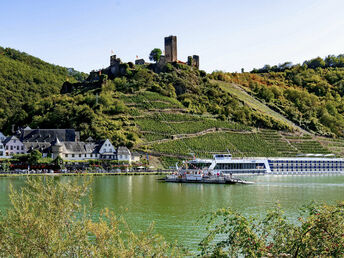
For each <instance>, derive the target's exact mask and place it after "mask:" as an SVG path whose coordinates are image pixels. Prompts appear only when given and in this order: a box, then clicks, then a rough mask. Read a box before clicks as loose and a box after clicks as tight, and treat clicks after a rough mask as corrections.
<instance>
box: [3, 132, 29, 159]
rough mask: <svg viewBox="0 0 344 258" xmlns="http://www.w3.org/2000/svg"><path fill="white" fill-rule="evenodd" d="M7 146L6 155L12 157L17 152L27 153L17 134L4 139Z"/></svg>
mask: <svg viewBox="0 0 344 258" xmlns="http://www.w3.org/2000/svg"><path fill="white" fill-rule="evenodd" d="M3 145H4V147H5V156H6V157H8V158H9V157H12V156H13V155H16V154H26V148H25V146H24V144H23V143H22V142H21V141H20V140H19V139H18V138H17V137H15V136H9V137H7V138H6V139H5V140H4V141H3Z"/></svg>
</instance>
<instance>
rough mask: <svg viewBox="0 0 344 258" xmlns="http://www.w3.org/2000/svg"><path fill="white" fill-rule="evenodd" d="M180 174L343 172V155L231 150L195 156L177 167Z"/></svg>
mask: <svg viewBox="0 0 344 258" xmlns="http://www.w3.org/2000/svg"><path fill="white" fill-rule="evenodd" d="M178 172H179V174H180V175H185V176H188V175H189V176H193V177H194V176H195V175H197V174H202V175H203V176H204V175H209V176H212V175H226V174H309V173H344V159H342V158H335V157H334V155H333V154H325V155H323V154H306V155H305V156H302V157H301V156H300V157H294V158H287V157H286V158H282V157H279V158H262V157H261V158H232V155H231V154H215V155H213V159H193V160H189V161H186V162H184V163H183V166H182V167H181V168H178Z"/></svg>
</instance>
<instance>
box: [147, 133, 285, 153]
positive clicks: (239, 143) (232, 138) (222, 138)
mask: <svg viewBox="0 0 344 258" xmlns="http://www.w3.org/2000/svg"><path fill="white" fill-rule="evenodd" d="M151 148H152V149H153V150H154V151H157V152H161V153H166V154H174V155H179V154H183V155H188V154H189V153H190V152H195V153H196V154H197V155H198V156H200V157H211V156H212V154H213V153H217V152H226V151H227V150H230V152H231V153H232V154H233V156H241V157H242V156H246V157H264V156H265V157H273V156H278V155H279V153H278V151H277V150H276V149H275V147H271V146H269V145H268V144H267V142H266V141H265V140H264V139H263V138H262V137H261V135H259V134H255V133H224V132H221V133H220V132H219V133H209V134H206V135H203V136H198V137H192V138H187V139H181V140H174V141H169V142H164V143H154V144H152V145H151Z"/></svg>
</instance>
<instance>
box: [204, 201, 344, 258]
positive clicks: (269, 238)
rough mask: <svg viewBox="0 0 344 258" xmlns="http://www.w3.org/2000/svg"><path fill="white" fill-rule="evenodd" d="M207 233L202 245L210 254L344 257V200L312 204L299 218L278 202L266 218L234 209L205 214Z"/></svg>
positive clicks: (225, 255)
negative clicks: (291, 217) (293, 218)
mask: <svg viewBox="0 0 344 258" xmlns="http://www.w3.org/2000/svg"><path fill="white" fill-rule="evenodd" d="M203 219H205V220H206V221H207V222H208V234H207V236H206V237H205V238H204V239H203V240H202V242H201V244H200V246H201V249H202V255H204V256H211V257H218V256H221V257H237V256H249V257H343V256H344V202H342V203H338V204H337V205H327V204H311V205H309V206H307V207H306V208H303V209H302V210H301V213H300V217H299V218H298V222H295V221H290V220H288V218H287V217H286V216H285V215H284V214H283V211H282V210H281V209H280V208H279V207H278V206H277V207H276V208H274V209H272V210H271V211H268V212H267V214H266V216H265V217H264V218H263V219H258V218H253V217H250V218H247V217H245V216H243V215H241V214H239V213H237V212H235V211H234V210H232V209H220V210H218V211H216V212H214V213H212V214H210V215H207V216H205V217H203Z"/></svg>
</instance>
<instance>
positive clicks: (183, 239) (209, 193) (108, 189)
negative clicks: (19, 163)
mask: <svg viewBox="0 0 344 258" xmlns="http://www.w3.org/2000/svg"><path fill="white" fill-rule="evenodd" d="M160 177H161V176H160ZM70 178H71V177H60V178H59V180H70ZM157 178H159V176H101V177H94V181H93V182H92V190H93V202H94V205H95V208H96V209H102V208H104V207H108V208H110V209H112V210H114V211H115V212H116V213H117V214H121V215H124V216H125V218H126V220H127V221H128V223H129V224H130V225H131V226H132V228H133V229H135V230H142V229H145V228H146V227H148V226H149V224H150V223H151V222H152V221H154V222H155V230H156V232H158V233H161V234H162V235H163V236H164V237H165V238H166V239H167V240H169V241H174V240H178V241H179V242H180V243H181V244H183V245H185V246H187V247H189V248H191V249H192V250H196V249H197V244H198V243H199V242H200V240H201V239H202V237H203V236H204V233H205V231H204V228H205V226H204V225H199V224H197V220H198V218H199V216H200V215H202V214H204V213H206V212H209V211H214V210H215V209H217V208H223V207H232V208H234V209H236V210H238V211H240V212H242V213H243V214H245V215H253V216H260V215H262V214H264V213H265V212H266V210H267V209H268V208H270V207H271V206H273V205H274V204H275V203H276V202H279V203H280V204H281V206H282V208H283V209H284V210H285V211H286V215H287V216H288V217H290V219H296V217H297V215H298V213H297V209H298V208H300V207H301V206H303V205H305V204H308V203H310V202H311V201H313V200H314V201H324V202H327V203H335V202H336V201H340V200H344V175H331V176H328V175H320V176H254V177H249V178H247V179H249V180H250V181H254V182H255V184H253V185H204V184H177V183H163V182H160V181H157V180H156V179H157ZM24 183H25V177H4V178H0V209H2V210H4V209H6V208H8V207H9V205H10V204H9V199H8V192H9V185H10V184H13V185H14V187H15V188H19V187H20V186H22V185H23V184H24Z"/></svg>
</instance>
